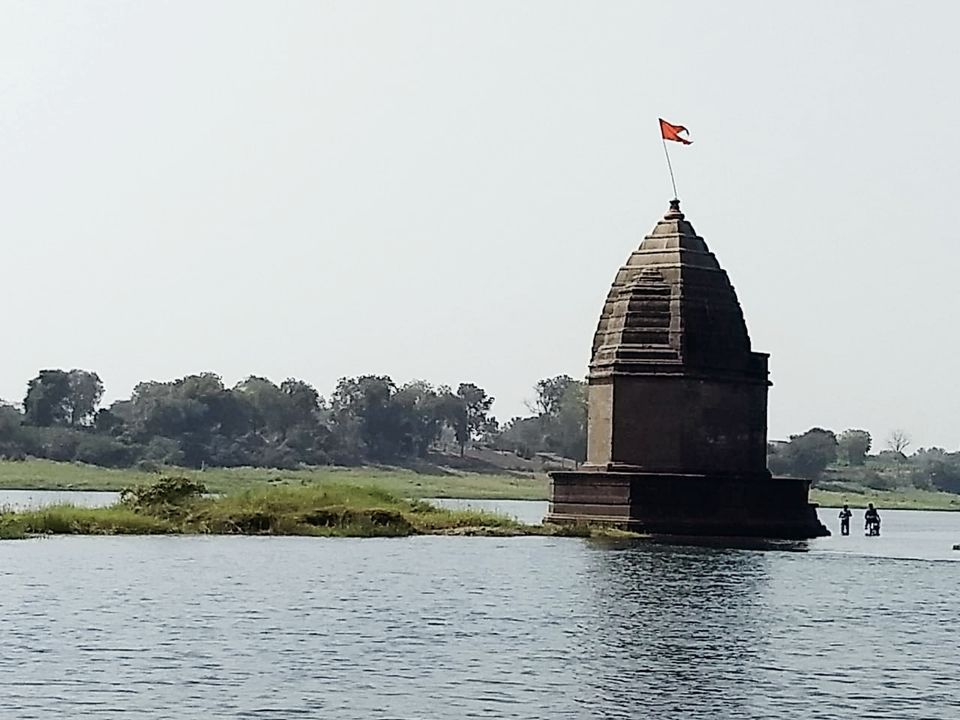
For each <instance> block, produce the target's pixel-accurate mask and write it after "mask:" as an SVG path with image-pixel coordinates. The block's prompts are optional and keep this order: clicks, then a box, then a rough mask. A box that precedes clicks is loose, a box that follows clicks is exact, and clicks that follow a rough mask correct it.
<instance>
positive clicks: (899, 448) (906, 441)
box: [887, 429, 911, 455]
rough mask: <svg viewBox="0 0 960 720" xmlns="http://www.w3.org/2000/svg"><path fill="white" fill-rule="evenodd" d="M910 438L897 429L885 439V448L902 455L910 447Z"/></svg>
mask: <svg viewBox="0 0 960 720" xmlns="http://www.w3.org/2000/svg"><path fill="white" fill-rule="evenodd" d="M910 441H911V438H910V436H909V435H908V434H907V433H906V432H905V431H903V430H900V429H897V430H894V431H893V432H891V433H890V437H888V438H887V447H888V448H890V450H892V451H893V452H895V453H899V454H900V455H903V454H904V452H903V451H904V450H906V449H907V448H908V447H910Z"/></svg>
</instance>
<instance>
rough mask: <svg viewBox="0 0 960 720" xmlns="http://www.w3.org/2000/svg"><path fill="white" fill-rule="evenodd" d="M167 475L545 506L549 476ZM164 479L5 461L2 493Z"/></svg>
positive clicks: (221, 485)
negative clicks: (532, 502) (348, 487)
mask: <svg viewBox="0 0 960 720" xmlns="http://www.w3.org/2000/svg"><path fill="white" fill-rule="evenodd" d="M161 471H162V474H163V475H169V476H177V477H184V478H188V479H190V480H194V481H197V482H202V483H203V484H204V485H205V486H206V488H207V489H208V490H209V491H210V492H214V493H232V492H237V491H241V490H250V489H255V488H263V487H270V486H277V485H281V486H282V485H326V484H330V483H333V484H348V485H353V486H357V487H361V488H378V489H381V490H385V491H387V492H388V493H390V494H391V495H396V496H399V497H406V498H425V497H448V498H469V499H473V500H483V499H490V500H545V499H546V498H547V493H548V487H549V483H548V480H547V477H546V476H545V475H529V476H526V475H519V474H518V475H507V474H496V473H470V472H459V471H454V470H446V469H443V468H434V469H430V470H429V471H419V472H418V471H415V470H409V469H406V468H396V467H359V468H345V467H316V468H304V469H297V470H276V469H270V468H207V469H205V470H191V469H188V468H176V467H165V468H162V469H161ZM158 477H159V475H158V473H156V472H148V471H145V470H136V469H133V468H130V469H114V468H102V467H97V466H95V465H84V464H82V463H60V462H53V461H50V460H22V461H11V460H0V490H88V491H89V490H108V491H114V492H118V491H120V490H122V489H123V488H125V487H130V486H133V485H144V484H149V483H152V482H154V481H156V480H157V478H158Z"/></svg>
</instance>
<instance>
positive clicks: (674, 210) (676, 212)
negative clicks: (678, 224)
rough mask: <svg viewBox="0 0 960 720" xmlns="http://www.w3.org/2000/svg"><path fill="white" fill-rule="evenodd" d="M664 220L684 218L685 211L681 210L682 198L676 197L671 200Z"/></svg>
mask: <svg viewBox="0 0 960 720" xmlns="http://www.w3.org/2000/svg"><path fill="white" fill-rule="evenodd" d="M663 219H664V220H683V213H682V212H680V200H678V199H677V198H674V199H673V200H671V201H670V209H669V210H667V214H666V215H664V216H663Z"/></svg>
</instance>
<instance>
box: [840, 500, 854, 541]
mask: <svg viewBox="0 0 960 720" xmlns="http://www.w3.org/2000/svg"><path fill="white" fill-rule="evenodd" d="M852 517H853V513H852V512H850V508H848V507H847V506H846V505H844V506H843V510H841V511H840V534H841V535H849V534H850V518H852Z"/></svg>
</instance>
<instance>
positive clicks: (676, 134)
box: [660, 118, 693, 145]
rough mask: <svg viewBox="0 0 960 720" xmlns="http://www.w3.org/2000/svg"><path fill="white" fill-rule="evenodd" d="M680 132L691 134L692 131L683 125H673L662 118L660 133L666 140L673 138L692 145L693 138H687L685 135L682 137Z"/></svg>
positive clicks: (675, 140)
mask: <svg viewBox="0 0 960 720" xmlns="http://www.w3.org/2000/svg"><path fill="white" fill-rule="evenodd" d="M680 133H686V134H687V135H689V134H690V131H689V130H687V129H686V128H685V127H684V126H683V125H671V124H670V123H668V122H667V121H666V120H664V119H663V118H660V135H661V136H662V137H663V139H664V140H673V141H674V142H678V143H683V144H684V145H690V144H692V143H693V141H692V140H687V139H686V138H684V137H680Z"/></svg>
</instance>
